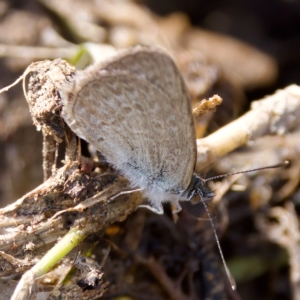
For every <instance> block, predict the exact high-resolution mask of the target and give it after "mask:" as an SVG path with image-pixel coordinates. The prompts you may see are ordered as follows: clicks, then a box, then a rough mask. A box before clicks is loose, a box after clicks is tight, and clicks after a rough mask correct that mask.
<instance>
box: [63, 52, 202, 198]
mask: <svg viewBox="0 0 300 300" xmlns="http://www.w3.org/2000/svg"><path fill="white" fill-rule="evenodd" d="M141 52H142V51H141ZM141 54H142V56H141V57H142V58H141V59H140V60H139V61H135V63H130V59H128V56H130V55H128V56H127V57H126V55H125V56H123V58H122V59H125V60H123V61H122V59H121V58H119V61H122V64H124V66H122V67H120V68H116V67H114V68H109V67H111V65H109V64H108V67H107V68H106V69H105V70H99V69H97V68H94V69H92V68H90V69H89V70H88V71H87V72H86V71H84V72H82V73H81V74H79V75H78V76H77V77H76V78H75V84H70V85H67V86H65V87H64V88H63V90H62V91H61V97H62V103H63V110H62V116H63V118H64V119H65V121H66V123H67V124H68V125H69V126H70V128H71V129H72V130H73V131H74V132H75V133H76V134H77V135H78V136H80V137H81V138H83V139H84V140H86V141H87V142H89V143H91V144H92V145H94V146H95V147H96V149H97V150H99V151H100V152H101V153H102V154H103V155H105V156H106V158H107V159H108V160H109V161H110V162H111V163H113V164H114V165H116V167H117V168H119V169H120V170H121V171H122V172H123V173H124V175H125V176H127V177H128V178H129V179H130V180H131V182H132V183H133V184H136V185H139V186H141V187H143V188H144V187H146V188H149V187H157V188H159V189H162V190H164V191H169V192H171V193H180V192H182V191H183V190H185V189H186V188H187V186H188V185H189V183H190V180H191V177H192V173H193V170H194V165H195V161H196V144H195V132H194V125H193V117H192V114H191V107H190V102H189V98H188V94H187V91H186V89H185V85H184V83H183V81H182V79H181V77H180V75H179V73H178V71H177V69H176V66H175V65H174V63H173V61H172V60H171V59H170V58H169V57H168V56H167V55H165V54H163V53H158V56H156V55H153V53H150V54H149V53H148V52H147V51H145V52H142V53H141ZM145 60H147V61H152V67H150V66H149V65H147V64H146V63H145V62H144V61H145ZM160 60H163V62H164V64H166V65H167V67H168V68H169V70H168V72H166V73H167V74H165V70H164V69H161V72H162V73H159V72H158V73H157V74H156V75H150V73H151V70H152V68H153V64H160V66H162V65H161V61H160ZM117 61H118V60H116V61H115V62H114V63H115V64H117ZM122 64H121V65H122ZM170 64H171V66H170ZM126 65H128V66H129V67H128V69H129V70H127V71H122V70H124V69H127V68H126ZM133 65H136V67H135V69H139V71H138V72H137V71H134V70H132V67H133ZM148 68H150V71H149V69H148ZM165 76H166V77H168V80H167V82H166V84H165V85H166V86H168V85H169V86H170V87H171V85H172V86H173V89H170V90H168V88H167V89H166V90H167V91H165V89H163V86H162V83H161V82H158V81H159V77H160V78H162V77H165ZM171 95H174V96H173V97H171ZM178 123H179V125H178ZM166 200H167V199H166Z"/></svg>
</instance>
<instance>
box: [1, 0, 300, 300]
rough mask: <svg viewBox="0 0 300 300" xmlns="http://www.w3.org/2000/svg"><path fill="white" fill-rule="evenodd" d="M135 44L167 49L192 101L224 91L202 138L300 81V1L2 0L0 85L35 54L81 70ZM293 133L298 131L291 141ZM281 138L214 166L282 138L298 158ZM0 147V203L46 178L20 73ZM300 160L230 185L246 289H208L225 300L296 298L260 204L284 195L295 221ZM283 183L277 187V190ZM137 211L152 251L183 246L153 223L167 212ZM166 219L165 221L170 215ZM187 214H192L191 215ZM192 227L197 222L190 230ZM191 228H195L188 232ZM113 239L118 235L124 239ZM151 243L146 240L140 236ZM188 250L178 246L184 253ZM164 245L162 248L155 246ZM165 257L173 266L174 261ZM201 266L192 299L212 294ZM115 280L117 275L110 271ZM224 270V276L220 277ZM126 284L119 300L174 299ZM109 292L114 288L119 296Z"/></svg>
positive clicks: (245, 157) (234, 256) (227, 248)
mask: <svg viewBox="0 0 300 300" xmlns="http://www.w3.org/2000/svg"><path fill="white" fill-rule="evenodd" d="M136 44H155V45H161V46H163V47H164V48H166V49H167V50H168V51H169V53H170V54H171V55H172V56H173V58H174V60H175V61H176V63H177V65H178V67H179V69H180V71H181V73H182V75H183V77H184V79H185V81H186V83H187V86H188V88H189V91H190V94H191V98H192V101H193V104H194V105H195V106H196V105H197V103H199V101H200V100H202V99H203V98H205V97H211V96H212V95H213V94H215V93H216V94H219V95H220V96H221V97H222V98H223V100H224V102H223V104H222V106H221V107H220V108H218V110H217V112H216V113H215V114H211V115H208V116H206V117H205V118H204V119H203V120H201V121H199V122H198V124H197V137H198V138H201V137H203V136H205V135H207V134H208V133H211V132H213V131H215V130H217V129H218V128H220V127H222V126H223V125H225V124H227V123H229V122H230V121H232V120H234V119H235V118H237V117H238V116H240V115H242V114H243V113H245V112H246V111H248V110H249V108H250V105H251V102H252V101H253V100H258V99H261V98H263V97H264V96H266V95H270V94H273V93H274V92H275V91H276V90H277V89H282V88H285V87H286V86H288V85H290V84H299V81H300V51H299V46H300V2H299V1H296V0H294V1H293V0H290V1H287V0H286V1H284V0H281V1H279V0H278V1H275V0H273V1H271V0H270V1H258V0H244V1H238V0H229V1H227V0H222V1H217V0H216V1H197V0H184V1H183V0H165V1H157V0H145V1H125V0H123V1H121V0H119V1H117V0H111V1H109V0H106V1H105V0H98V1H97V0H94V1H79V0H77V1H76V0H64V1H58V0H36V1H34V0H28V1H21V0H19V1H18V0H10V1H4V0H2V1H0V88H2V87H5V86H7V85H9V84H11V83H12V82H13V81H14V80H15V79H16V78H18V77H19V76H20V75H21V74H22V73H23V72H24V70H25V69H26V67H27V66H29V65H30V63H32V62H34V61H39V60H43V59H55V58H63V59H65V60H67V61H68V62H69V63H70V64H72V65H75V66H76V68H78V69H83V68H85V67H86V66H87V65H89V64H91V63H95V62H98V61H101V60H103V59H104V58H105V57H107V56H108V55H110V53H111V51H112V49H122V48H126V47H130V46H133V45H136ZM297 137H298V135H295V138H294V141H296V142H297V140H295V139H297ZM278 139H280V138H279V137H278ZM278 139H277V140H276V141H275V140H272V141H270V140H267V139H265V140H263V141H260V144H259V145H258V146H257V147H256V148H252V149H250V150H249V149H248V150H242V151H241V152H238V153H237V154H234V155H237V156H232V158H228V159H227V160H226V161H223V162H220V163H219V165H218V164H217V165H216V166H215V168H214V169H213V170H212V171H211V172H212V174H219V173H222V172H230V171H234V170H236V169H238V170H243V169H244V165H245V161H247V163H248V162H249V161H251V162H253V165H254V166H262V165H268V159H265V157H268V154H264V158H263V159H261V157H262V155H261V153H262V151H271V150H274V148H275V147H276V146H274V145H279V144H280V146H278V149H280V151H289V153H294V154H293V155H291V159H295V161H296V162H297V154H298V151H299V150H297V145H295V144H296V143H294V144H293V145H290V144H289V145H288V146H287V145H284V142H282V141H281V140H280V141H279V140H278ZM285 147H289V148H288V149H287V148H285ZM293 147H294V148H293ZM270 148H273V149H270ZM87 153H88V152H85V154H86V155H87ZM0 154H1V155H0V170H1V172H0V206H1V207H4V206H5V205H7V204H9V203H12V202H13V201H15V200H17V199H18V198H19V197H21V196H23V195H24V194H25V193H26V192H29V191H30V190H32V189H34V188H35V187H37V186H38V185H39V184H41V183H42V182H43V172H42V135H41V133H40V132H37V131H36V128H35V127H34V126H33V125H32V120H31V117H30V113H29V109H28V105H27V103H26V100H25V97H24V95H23V91H22V88H21V84H19V85H18V86H16V87H14V88H12V89H11V90H9V91H8V92H6V93H2V94H0ZM296 162H295V165H296V166H295V167H294V168H293V173H289V174H287V173H285V172H284V171H282V170H281V171H277V172H275V173H272V174H271V175H269V178H267V179H265V177H263V176H257V177H255V178H252V179H251V181H252V183H250V180H246V179H245V181H243V182H242V184H243V185H244V186H245V187H246V188H245V189H244V190H243V192H238V193H237V192H232V191H231V192H230V193H229V194H228V195H226V197H225V198H224V199H226V200H224V202H226V203H229V208H228V210H229V211H230V209H231V208H230V205H232V210H231V212H229V215H228V213H227V211H226V209H227V208H225V211H226V213H225V214H226V216H225V217H223V219H224V218H225V221H224V224H225V225H224V224H223V223H222V222H221V223H222V224H223V225H224V228H223V229H221V235H222V234H224V236H223V239H222V245H223V250H224V253H225V256H226V257H227V259H228V263H229V266H230V268H231V269H233V274H234V276H235V278H236V279H237V281H238V292H239V294H234V293H233V292H230V291H229V290H230V289H228V287H227V288H226V287H225V288H224V287H223V289H224V290H226V292H224V291H223V293H221V294H218V295H216V296H212V298H210V299H225V298H222V297H223V296H224V297H225V295H227V296H228V297H229V298H230V299H254V297H256V298H257V299H292V298H294V299H300V298H299V297H300V294H298V295H297V292H295V291H298V290H297V288H295V286H297V285H299V279H298V281H297V280H296V281H291V279H290V277H291V276H292V275H291V272H290V262H291V260H289V258H288V256H289V255H291V248H288V247H287V248H286V249H284V247H283V246H282V244H281V245H280V243H279V242H278V241H274V240H272V239H271V238H270V237H268V236H267V235H264V231H266V230H267V229H268V228H269V227H268V226H267V225H266V224H265V223H264V222H263V221H262V220H261V214H264V213H266V214H267V212H269V209H270V208H271V207H273V206H274V205H276V206H277V205H279V206H280V207H281V208H282V209H284V211H283V212H282V214H284V213H286V214H287V216H288V214H289V213H291V214H293V216H296V219H295V220H294V223H293V224H292V225H290V224H289V226H288V227H290V228H291V226H295V228H296V229H295V230H296V231H297V234H298V229H299V228H298V227H297V220H298V219H297V209H298V205H299V200H300V199H299V195H300V194H299V190H298V181H299V171H298V169H299V166H298V165H297V163H296ZM60 165H62V164H60ZM247 166H248V164H247ZM233 167H234V168H235V169H234V170H233V169H232V168H233ZM280 172H281V173H280ZM291 177H292V178H293V183H292V184H291ZM287 183H289V186H288V187H287ZM284 188H285V189H284ZM279 189H280V192H281V193H276V192H277V191H278V190H279ZM283 190H284V191H283ZM274 194H276V197H277V198H276V197H275V198H276V200H274ZM278 195H279V196H278ZM249 199H250V200H249ZM257 199H260V200H257ZM261 199H263V200H261ZM286 199H289V200H288V201H287V200H286ZM230 203H231V204H230ZM241 203H242V204H241ZM286 203H293V205H294V206H295V207H294V206H293V207H292V208H291V207H289V208H286V207H285V205H286ZM226 207H227V204H226ZM222 209H223V210H224V208H222ZM187 210H188V208H187ZM141 214H143V215H145V216H147V218H148V219H147V218H146V217H144V218H142V219H143V222H144V223H143V224H144V228H145V231H146V232H147V234H146V236H147V237H148V238H149V240H148V241H147V245H148V246H149V245H150V244H151V247H150V246H149V249H150V248H151V249H152V251H154V250H153V248H155V247H156V248H155V250H156V251H158V250H157V249H160V248H159V247H158V245H159V246H161V247H162V248H163V249H164V250H163V251H162V253H164V255H166V253H165V252H166V251H167V250H168V249H169V250H171V249H172V251H174V253H176V251H175V250H174V249H173V248H172V247H175V248H176V246H174V245H175V244H174V245H173V243H172V246H170V245H169V244H168V243H167V244H164V242H165V240H164V239H165V235H168V230H167V229H166V228H164V229H163V230H162V229H161V228H162V227H158V228H156V226H158V225H157V223H159V224H160V226H165V225H166V224H165V223H164V222H165V221H162V219H159V221H157V220H156V218H159V217H158V216H155V217H153V216H151V217H149V215H150V213H145V212H143V213H141ZM219 214H220V215H221V212H219ZM256 214H257V215H256ZM136 218H138V217H136V216H134V217H133V218H132V219H131V220H128V221H126V222H127V223H126V222H125V224H122V225H120V227H121V228H130V224H131V223H130V222H132V224H135V222H136V220H137V219H136ZM165 218H169V220H170V215H168V214H167V216H165ZM221 219H222V218H221ZM228 219H229V220H228ZM182 220H185V219H184V217H182ZM290 220H291V218H290ZM168 222H169V221H168ZM183 223H184V221H181V222H179V225H178V226H187V224H189V225H190V226H196V225H193V224H190V223H188V222H187V223H185V224H183ZM207 223H208V222H207ZM153 224H154V225H153ZM168 224H169V223H168ZM180 224H181V225H180ZM258 224H260V225H258ZM223 225H222V226H223ZM168 226H169V225H168ZM170 226H171V225H170ZM172 226H173V225H172ZM205 226H206V225H205ZM147 228H148V229H147ZM185 230H187V229H186V228H185ZM185 230H183V231H180V232H181V233H182V232H185ZM122 232H123V235H124V231H122ZM197 232H198V231H197V230H195V232H194V234H195V235H196V234H198V233H197ZM107 234H108V233H107ZM164 234H165V235H164ZM185 234H186V232H185ZM202 234H203V232H202ZM297 234H296V235H295V236H294V237H293V238H292V241H293V242H294V248H293V249H298V248H297V247H299V246H298V235H297ZM108 235H109V234H108ZM194 237H195V236H193V234H191V240H189V242H191V241H192V240H193V238H194ZM119 238H120V239H121V237H119ZM122 238H124V236H122ZM114 239H115V242H116V243H118V242H117V241H116V240H118V239H117V238H116V237H114ZM152 239H155V241H154V242H153V240H152ZM200 240H201V239H200ZM203 240H205V239H204V238H203V239H202V242H203ZM150 241H152V242H153V243H152V242H151V243H150ZM145 243H146V242H144V244H143V243H141V244H142V245H144V246H145ZM186 243H188V242H186ZM213 243H214V242H213ZM162 245H164V246H162ZM166 245H168V246H166ZM157 247H158V248H157ZM214 247H215V244H214V246H212V248H214ZM147 249H148V248H147ZM149 249H148V250H149ZM182 249H183V248H182ZM182 249H181V250H180V251H179V252H178V253H184V251H183V250H182ZM210 249H211V248H210ZM144 250H145V249H144ZM148 250H147V251H148ZM147 251H146V252H147ZM149 251H150V250H149ZM209 251H212V250H209ZM154 252H155V251H154ZM204 252H205V251H204ZM147 253H148V252H147ZM205 253H206V252H205ZM202 254H203V253H202ZM202 254H201V255H202ZM157 255H158V256H159V255H161V252H160V250H159V251H158V252H157ZM174 255H175V254H174ZM178 255H179V254H178ZM206 255H210V254H208V253H206ZM201 257H202V256H201ZM205 257H206V256H205ZM198 258H199V257H198ZM205 259H208V258H207V257H206V258H205ZM179 260H180V259H179ZM217 260H218V259H217ZM202 263H203V262H202ZM168 264H170V265H172V263H171V262H170V261H169V263H168ZM200 264H201V263H200ZM170 265H168V266H166V265H164V266H165V267H166V268H169V269H168V275H169V276H170V277H172V276H173V275H172V272H175V273H176V272H177V271H178V270H177V271H174V270H173V269H172V268H173V267H174V266H173V265H172V266H170ZM189 270H190V269H189ZM127 271H128V270H127ZM131 271H132V270H131ZM128 272H129V271H128ZM198 272H200V271H199V270H198V269H197V270H196V271H195V272H194V273H193V275H192V276H191V279H190V280H192V281H193V280H194V281H195V282H194V286H193V287H194V290H193V293H191V291H190V290H189V291H186V290H184V289H185V287H183V290H184V291H185V292H186V294H189V295H190V297H189V298H187V299H209V298H208V296H207V295H208V294H206V296H205V293H204V292H203V289H201V284H199V282H198V281H197V280H198V279H199V276H200V277H201V276H202V275H199V274H200V273H198ZM129 273H130V272H129ZM176 274H177V275H178V272H177V273H176ZM143 276H144V277H143V280H145V282H147V284H146V285H144V286H147V287H148V288H149V286H150V285H151V284H152V281H153V278H152V277H151V279H149V278H148V277H147V276H146V275H145V273H143ZM197 276H198V277H197ZM112 278H113V277H112ZM197 278H198V279H197ZM218 278H219V277H218ZM110 280H111V282H114V280H115V279H110ZM185 280H187V279H185ZM218 280H219V281H224V280H225V281H226V279H224V278H222V279H220V278H219V279H218ZM175 281H176V280H175V279H174V282H175ZM145 282H144V283H143V284H145ZM149 282H151V284H150V283H149ZM212 283H214V281H213V282H212ZM130 284H131V285H132V286H134V287H135V288H133V289H132V290H131V293H125V292H124V294H122V292H120V290H119V293H116V294H117V295H118V296H120V295H125V294H127V296H126V297H128V298H118V299H173V298H172V297H171V296H170V295H169V294H168V293H165V291H161V290H160V288H157V287H155V288H154V289H153V290H151V293H149V295H148V296H149V297H148V298H147V295H144V294H143V295H142V294H141V291H142V290H143V288H142V287H143V284H141V282H139V284H137V283H136V282H130V283H128V286H129V285H130ZM180 284H182V285H183V286H184V285H185V284H186V282H185V281H184V280H182V281H181V283H180ZM112 286H113V285H112ZM128 286H127V287H128ZM137 286H138V287H139V288H140V289H139V288H137ZM189 287H190V286H189ZM202 288H203V286H202ZM128 289H129V290H130V288H128ZM190 289H192V288H191V287H190ZM298 289H299V288H298ZM133 290H134V292H133ZM129 294H130V295H131V296H128V295H129ZM108 295H109V293H108ZM191 295H192V296H191ZM107 297H108V298H107V299H113V297H115V296H110V298H109V296H107ZM124 297H125V296H124ZM130 297H131V298H130ZM218 297H219V298H218ZM115 299H117V298H115Z"/></svg>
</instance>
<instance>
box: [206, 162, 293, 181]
mask: <svg viewBox="0 0 300 300" xmlns="http://www.w3.org/2000/svg"><path fill="white" fill-rule="evenodd" d="M289 164H290V163H289V161H285V162H283V163H280V164H276V165H271V166H267V167H262V168H256V169H251V170H246V171H239V172H233V173H228V174H223V175H218V176H214V177H210V178H206V179H204V181H205V182H207V181H211V180H215V179H220V178H224V177H228V176H232V175H236V174H243V173H249V172H255V171H261V170H266V169H276V168H284V167H286V166H288V165H289Z"/></svg>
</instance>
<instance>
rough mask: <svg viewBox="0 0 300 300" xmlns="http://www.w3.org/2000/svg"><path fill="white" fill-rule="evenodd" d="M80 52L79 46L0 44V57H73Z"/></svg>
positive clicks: (34, 58) (36, 58)
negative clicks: (52, 46) (53, 46)
mask: <svg viewBox="0 0 300 300" xmlns="http://www.w3.org/2000/svg"><path fill="white" fill-rule="evenodd" d="M76 53H78V46H73V47H68V48H67V47H66V48H51V47H49V48H47V47H30V46H15V45H6V44H0V57H20V58H29V59H31V60H38V59H45V58H47V59H52V58H58V57H62V58H64V57H66V58H68V57H72V56H74V55H75V54H76Z"/></svg>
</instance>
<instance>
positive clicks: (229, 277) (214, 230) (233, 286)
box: [200, 197, 236, 290]
mask: <svg viewBox="0 0 300 300" xmlns="http://www.w3.org/2000/svg"><path fill="white" fill-rule="evenodd" d="M200 198H201V201H202V203H203V206H204V208H205V210H206V213H207V215H208V218H209V221H210V224H211V227H212V229H213V232H214V235H215V239H216V242H217V245H218V248H219V252H220V255H221V259H222V262H223V265H224V268H225V271H226V275H227V278H228V280H229V282H230V285H231V288H232V289H233V290H236V283H235V280H234V278H233V276H232V274H231V273H230V270H229V268H228V267H227V264H226V262H225V258H224V255H223V251H222V249H221V245H220V241H219V238H218V235H217V231H216V228H215V225H214V223H213V221H212V218H211V214H210V212H209V210H208V207H207V205H206V203H205V201H204V200H203V198H202V197H200Z"/></svg>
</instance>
